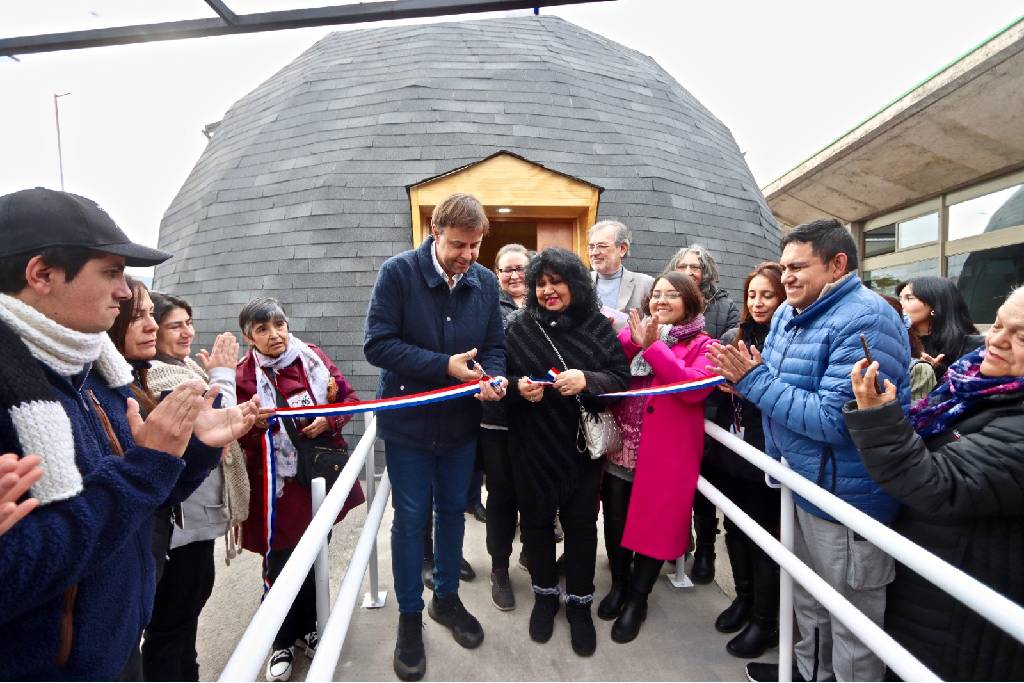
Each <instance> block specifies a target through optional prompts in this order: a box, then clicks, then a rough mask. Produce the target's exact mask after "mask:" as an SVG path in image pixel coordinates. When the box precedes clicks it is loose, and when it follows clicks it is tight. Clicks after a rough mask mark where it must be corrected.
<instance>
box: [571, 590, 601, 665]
mask: <svg viewBox="0 0 1024 683" xmlns="http://www.w3.org/2000/svg"><path fill="white" fill-rule="evenodd" d="M573 597H574V596H569V602H566V603H565V618H566V619H567V620H568V621H569V642H570V643H571V644H572V651H573V652H575V653H576V654H578V655H579V656H580V657H589V656H590V655H592V654H594V651H595V650H596V649H597V631H596V630H595V629H594V619H593V617H591V616H590V603H589V602H587V603H584V604H581V603H579V602H578V601H573V600H572V598H573Z"/></svg>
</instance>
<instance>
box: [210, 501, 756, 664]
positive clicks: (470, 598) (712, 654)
mask: <svg viewBox="0 0 1024 683" xmlns="http://www.w3.org/2000/svg"><path fill="white" fill-rule="evenodd" d="M364 518H365V508H360V509H359V510H357V511H355V512H353V513H352V514H351V515H350V516H349V518H348V519H347V520H345V522H343V523H342V524H340V525H338V526H337V527H336V528H335V533H334V535H333V539H332V541H331V546H330V558H331V571H332V576H331V582H332V591H336V590H337V587H338V585H339V583H340V581H341V578H342V574H343V572H344V567H345V566H346V564H347V563H348V559H349V556H350V554H351V551H352V548H353V547H354V545H355V540H356V537H357V536H358V533H359V530H360V528H361V526H362V523H363V520H364ZM390 524H391V514H390V508H389V510H388V513H387V514H386V515H385V518H384V523H383V526H382V530H381V534H380V536H379V538H380V539H381V541H380V543H379V549H380V577H381V584H382V587H383V588H385V589H389V588H390V584H391V571H390V562H391V557H390V552H389V547H388V540H387V539H388V533H387V532H388V529H390ZM217 552H218V563H219V565H218V575H217V585H216V587H215V588H214V592H213V596H212V597H211V598H210V601H209V603H208V604H207V608H206V611H205V612H204V614H203V618H202V620H201V623H200V627H199V639H198V650H199V661H200V674H201V676H202V678H203V680H213V679H216V678H217V677H218V676H219V675H220V672H221V670H222V669H223V667H224V665H225V663H226V662H227V659H228V657H229V656H230V654H231V652H232V650H233V649H234V647H235V644H236V643H237V641H238V638H239V637H240V636H241V634H242V631H243V630H244V629H245V627H246V625H247V624H248V622H249V620H250V619H251V618H252V615H253V614H254V613H255V611H256V608H257V607H258V605H259V598H260V592H261V591H260V581H259V573H260V561H259V558H257V557H255V556H253V555H251V554H249V553H246V554H245V555H243V557H241V558H239V559H236V560H234V561H232V563H231V566H230V567H226V566H224V564H223V547H222V546H218V551H217ZM516 553H518V546H517V550H516ZM465 554H466V557H467V559H468V560H469V562H470V564H472V565H473V567H474V568H475V569H476V570H477V571H478V572H479V574H480V575H479V576H478V577H477V579H476V580H474V581H472V582H468V583H464V584H463V587H462V589H461V590H460V594H461V595H462V599H463V601H464V602H465V604H466V606H467V608H468V609H469V610H470V612H472V613H473V614H474V615H476V616H477V618H479V619H480V622H481V623H482V624H483V627H484V632H485V634H486V635H485V640H484V643H483V645H481V646H480V648H479V649H477V650H474V651H467V650H464V649H462V648H461V647H459V646H458V645H457V644H456V643H455V642H454V641H453V640H452V637H451V635H450V633H449V632H448V631H447V630H446V629H444V628H442V627H441V626H439V625H438V624H436V623H435V622H433V621H432V620H431V619H430V618H429V617H427V616H426V614H425V613H424V620H425V624H426V626H425V628H424V641H425V644H426V648H427V675H426V679H425V680H428V681H430V680H434V681H438V680H450V681H489V680H510V681H511V680H560V681H569V680H595V681H612V680H615V681H638V680H705V681H718V680H744V674H743V666H744V663H745V662H744V660H738V659H735V658H733V657H731V656H730V655H728V654H727V653H726V652H725V642H726V640H727V638H728V637H727V636H723V635H722V634H720V633H717V632H716V631H715V630H714V628H713V626H712V623H713V621H714V618H715V616H716V615H717V614H718V613H719V612H720V611H721V610H722V609H724V608H725V607H726V605H728V598H727V597H726V596H725V594H724V593H723V592H722V589H721V588H719V587H718V586H717V585H715V584H712V585H710V586H698V587H695V588H693V589H686V590H677V589H675V588H673V587H672V586H671V584H669V582H668V580H667V577H663V578H662V579H661V580H660V581H659V582H658V585H657V587H656V588H655V590H654V593H653V594H652V596H651V602H650V611H649V616H648V619H647V622H646V624H645V625H644V629H643V631H641V634H640V636H639V638H637V640H635V641H633V642H632V643H629V644H626V645H620V644H618V643H615V642H613V641H612V640H611V638H610V636H609V632H610V628H611V626H610V623H608V622H602V621H600V620H597V619H596V618H595V623H596V625H597V633H598V647H597V653H596V654H595V655H594V656H593V657H590V658H581V657H578V656H576V655H575V654H574V653H573V652H572V650H571V648H570V646H569V633H568V625H567V623H566V622H565V618H564V612H560V613H559V618H558V619H557V620H556V626H555V634H554V637H553V638H552V639H551V641H549V642H548V643H546V644H544V645H539V644H537V643H534V642H532V641H531V640H530V638H529V636H528V634H527V621H528V619H529V611H530V608H531V606H532V597H531V594H530V587H529V576H528V575H527V574H526V572H525V571H523V570H522V569H521V568H519V567H515V568H514V569H513V570H512V581H513V585H514V588H515V592H516V599H517V603H518V607H517V608H516V610H514V611H512V612H499V611H498V610H497V609H496V608H495V607H494V606H493V604H492V603H491V601H490V586H489V585H488V577H487V572H488V571H489V560H488V556H487V551H486V548H485V545H484V525H483V524H481V523H479V522H477V521H475V520H474V519H472V518H471V517H467V519H466V542H465ZM722 555H723V554H722V553H719V556H720V558H721V557H722ZM604 557H605V556H604V548H603V544H602V547H600V548H599V549H598V572H597V580H596V583H597V595H598V598H600V597H601V596H602V595H604V593H605V592H607V589H608V584H609V575H608V569H607V562H606V560H605V559H604ZM719 567H720V569H721V568H722V564H721V563H719ZM364 590H366V585H365V582H364ZM335 595H336V593H334V592H332V599H333V597H334V596H335ZM428 595H429V593H428ZM397 621H398V608H397V604H396V601H395V598H394V594H393V593H391V592H389V594H388V598H387V604H386V605H385V607H384V608H383V609H379V610H364V609H362V608H361V607H359V608H357V609H356V613H355V615H354V617H353V620H352V625H351V628H350V630H349V635H348V641H347V642H346V644H345V648H344V649H343V651H342V655H341V659H340V661H339V662H338V668H337V670H336V673H335V680H339V681H345V680H371V681H376V680H397V679H396V677H395V675H394V672H393V670H392V668H391V657H392V652H393V650H394V645H395V629H396V624H397ZM769 656H774V653H770V655H769ZM307 661H308V660H306V659H305V658H304V657H302V656H299V657H297V658H296V662H297V666H296V669H295V673H294V674H293V680H302V679H303V678H304V674H305V670H306V666H307Z"/></svg>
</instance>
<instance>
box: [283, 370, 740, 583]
mask: <svg viewBox="0 0 1024 683" xmlns="http://www.w3.org/2000/svg"><path fill="white" fill-rule="evenodd" d="M558 375H559V371H558V370H557V369H555V368H551V369H550V370H548V374H547V377H545V378H543V379H538V378H532V377H529V378H527V381H529V382H530V383H533V384H543V385H545V386H549V385H551V384H554V381H555V379H557V378H558ZM490 381H491V384H493V385H497V384H498V383H499V382H500V379H494V380H490ZM724 382H725V378H724V377H722V376H720V375H714V376H711V377H705V378H703V379H699V380H692V381H689V382H676V383H674V384H663V385H661V386H656V387H649V388H647V389H632V390H629V391H615V392H611V393H607V394H597V396H598V398H631V397H641V396H663V395H668V394H681V393H683V392H687V391H700V390H701V389H708V388H711V387H714V386H717V385H719V384H723V383H724ZM479 391H480V384H479V382H467V383H466V384H459V385H456V386H453V387H444V388H442V389H434V390H433V391H424V392H422V393H418V394H408V395H406V396H395V397H393V398H378V399H373V400H370V401H350V402H346V403H328V404H326V405H320V406H300V407H296V408H277V409H276V410H275V411H274V413H273V414H272V415H271V416H270V417H269V419H268V425H267V431H266V432H265V433H264V434H263V459H264V462H263V464H264V467H263V491H264V496H265V498H264V504H263V512H264V520H265V521H266V526H267V529H266V533H267V554H268V556H269V553H270V549H271V547H272V544H273V542H274V520H275V507H276V506H275V499H276V497H277V496H276V493H277V491H276V484H275V478H276V474H277V466H276V462H275V449H274V438H273V431H274V429H273V428H274V425H275V424H276V423H277V422H278V418H282V417H287V418H300V417H302V418H316V417H334V416H337V415H355V414H357V413H368V412H380V411H383V410H401V409H402V408H410V407H413V406H422V405H428V404H431V403H442V402H444V401H453V400H456V399H460V398H467V397H469V396H473V395H474V394H476V393H478V392H479ZM264 563H265V564H264V574H263V576H264V578H263V586H264V594H266V591H268V590H270V580H269V576H268V572H269V565H268V564H266V557H265V558H264Z"/></svg>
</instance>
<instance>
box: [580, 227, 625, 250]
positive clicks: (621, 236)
mask: <svg viewBox="0 0 1024 683" xmlns="http://www.w3.org/2000/svg"><path fill="white" fill-rule="evenodd" d="M605 228H615V233H614V235H613V236H612V240H614V242H615V244H616V245H619V244H625V245H626V253H627V254H628V253H629V245H630V243H631V242H632V241H633V233H632V232H631V231H630V229H629V228H627V227H626V224H625V223H620V222H619V221H598V222H597V223H594V224H593V225H592V226H590V230H587V239H590V238H591V237H593V236H594V233H595V232H597V231H598V230H604V229H605Z"/></svg>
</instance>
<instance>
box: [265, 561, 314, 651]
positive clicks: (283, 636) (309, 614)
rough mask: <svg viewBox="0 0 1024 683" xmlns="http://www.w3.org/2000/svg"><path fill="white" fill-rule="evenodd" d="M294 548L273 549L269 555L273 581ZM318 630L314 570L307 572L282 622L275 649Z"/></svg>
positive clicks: (285, 646) (270, 574)
mask: <svg viewBox="0 0 1024 683" xmlns="http://www.w3.org/2000/svg"><path fill="white" fill-rule="evenodd" d="M293 550H294V548H288V549H287V550H271V551H270V554H269V555H268V556H267V574H268V575H269V576H270V581H271V583H273V582H274V581H275V580H277V577H278V576H279V575H280V574H281V570H282V569H284V565H285V564H286V563H287V562H288V558H290V557H291V556H292V551H293ZM315 630H316V584H315V583H313V570H312V569H310V570H309V573H308V574H306V580H305V581H303V582H302V588H300V589H299V594H298V595H296V596H295V602H293V603H292V607H291V609H290V610H288V614H287V615H285V618H284V621H283V622H281V628H280V629H278V631H277V636H276V637H275V638H274V649H275V650H283V649H285V648H288V647H291V646H292V645H294V644H295V641H296V640H299V639H301V638H302V637H303V636H305V635H306V634H307V633H310V632H312V631H315Z"/></svg>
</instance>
